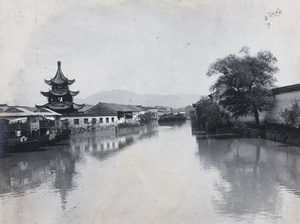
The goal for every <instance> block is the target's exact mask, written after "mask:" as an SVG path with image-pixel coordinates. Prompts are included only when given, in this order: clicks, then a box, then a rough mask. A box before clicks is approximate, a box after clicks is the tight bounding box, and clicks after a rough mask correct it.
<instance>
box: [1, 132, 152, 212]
mask: <svg viewBox="0 0 300 224" xmlns="http://www.w3.org/2000/svg"><path fill="white" fill-rule="evenodd" d="M155 136H157V129H156V126H145V127H143V128H141V129H140V130H139V131H138V132H135V133H128V134H127V135H115V133H104V134H103V133H97V132H96V133H83V134H80V135H73V136H71V137H70V139H68V140H65V141H63V142H61V143H60V144H59V145H57V146H53V147H49V148H47V147H45V148H44V151H38V152H29V153H14V154H11V155H6V156H4V157H2V158H0V198H1V197H2V198H5V197H19V196H23V195H24V194H30V192H32V193H34V192H35V190H37V189H40V188H48V189H49V188H50V189H51V188H52V189H53V190H54V191H55V192H58V193H59V195H60V198H61V207H62V208H63V209H65V208H66V203H67V201H68V200H67V197H68V193H69V192H70V191H72V190H74V189H76V188H77V181H78V180H77V179H78V178H77V173H76V166H77V165H78V164H81V165H83V164H85V162H86V157H87V156H91V157H94V158H97V159H98V160H100V161H102V160H107V159H109V158H110V157H111V156H113V155H115V154H116V153H117V152H119V151H120V150H122V149H125V148H126V147H127V146H129V145H131V144H134V143H135V142H136V141H139V140H145V139H148V138H151V137H155Z"/></svg>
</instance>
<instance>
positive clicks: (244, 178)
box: [0, 122, 300, 224]
mask: <svg viewBox="0 0 300 224" xmlns="http://www.w3.org/2000/svg"><path fill="white" fill-rule="evenodd" d="M299 152H300V150H299V148H297V147H290V146H286V145H283V144H280V143H275V142H271V141H268V140H264V139H243V138H235V139H214V138H207V137H203V136H199V135H197V134H195V133H194V132H192V129H191V125H190V123H189V122H186V123H184V124H174V125H165V126H158V127H157V126H155V127H144V128H143V129H142V130H141V131H140V132H137V133H131V134H128V135H118V136H115V134H114V133H106V134H103V133H83V134H76V135H73V136H71V137H70V139H68V140H65V141H63V142H60V143H59V144H58V145H57V146H54V147H49V148H47V147H46V148H44V149H43V150H41V151H38V152H28V153H13V154H9V155H5V156H3V157H2V158H0V223H9V224H11V223H101V224H103V223H104V224H106V223H122V224H124V223H130V224H132V223H139V224H140V223H172V224H173V223H179V224H181V223H260V224H261V223H272V224H273V223H300V213H299V211H298V208H299V205H300V153H299Z"/></svg>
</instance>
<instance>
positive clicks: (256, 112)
mask: <svg viewBox="0 0 300 224" xmlns="http://www.w3.org/2000/svg"><path fill="white" fill-rule="evenodd" d="M253 112H254V117H255V123H256V126H257V127H259V126H260V124H259V115H258V111H257V108H256V106H255V105H253Z"/></svg>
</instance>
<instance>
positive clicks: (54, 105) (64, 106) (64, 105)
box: [35, 101, 85, 111]
mask: <svg viewBox="0 0 300 224" xmlns="http://www.w3.org/2000/svg"><path fill="white" fill-rule="evenodd" d="M84 106H85V104H76V103H73V102H66V101H64V102H51V103H47V104H44V105H35V107H36V108H38V109H40V108H49V109H51V110H54V111H60V110H68V109H74V110H80V109H81V108H83V107H84Z"/></svg>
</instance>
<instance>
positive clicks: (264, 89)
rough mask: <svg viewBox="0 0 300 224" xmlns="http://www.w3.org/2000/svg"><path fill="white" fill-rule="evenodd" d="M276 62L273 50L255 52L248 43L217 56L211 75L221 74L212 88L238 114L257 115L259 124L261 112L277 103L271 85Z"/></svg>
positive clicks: (211, 67) (222, 102)
mask: <svg viewBox="0 0 300 224" xmlns="http://www.w3.org/2000/svg"><path fill="white" fill-rule="evenodd" d="M276 62H277V59H276V58H275V57H274V56H273V54H272V53H271V52H269V51H260V52H258V53H257V55H255V56H252V55H250V54H249V49H248V48H247V47H244V48H242V50H241V51H240V52H239V54H230V55H228V56H226V57H225V58H222V59H217V60H216V61H215V62H213V63H212V64H211V65H210V66H209V69H208V71H207V75H208V76H212V75H219V76H218V78H217V80H216V82H215V84H214V85H213V86H212V87H211V90H212V91H215V93H216V95H217V96H218V97H219V103H220V104H221V105H222V106H223V107H224V108H225V109H227V110H228V111H230V112H231V113H232V115H233V116H234V117H236V118H238V117H240V116H247V115H254V117H255V122H256V125H257V126H259V113H260V112H262V111H265V110H268V109H270V107H271V106H272V104H273V97H272V93H271V88H272V87H274V82H275V81H276V79H275V78H274V76H273V75H274V74H275V73H276V72H277V71H278V70H279V69H278V67H277V66H276Z"/></svg>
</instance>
